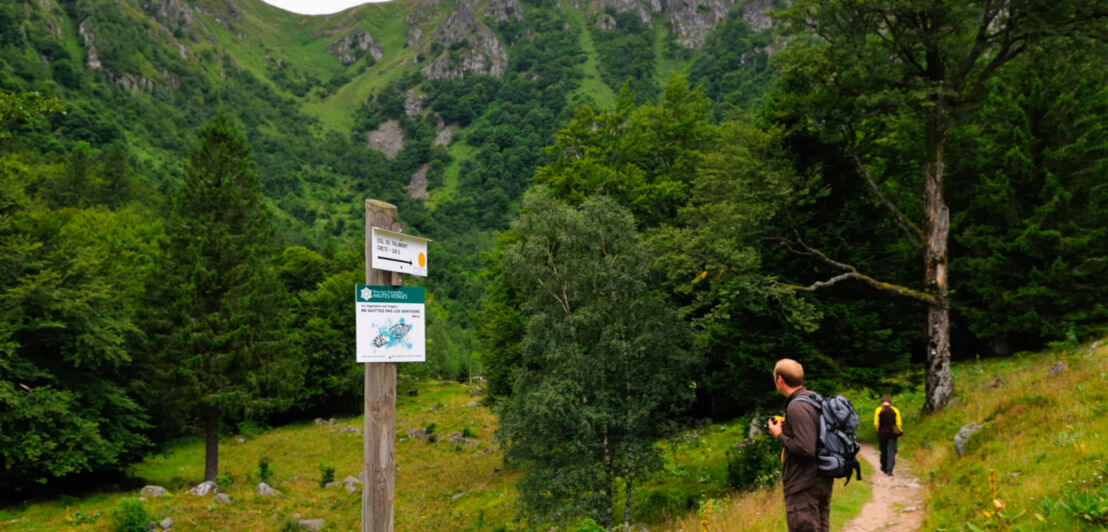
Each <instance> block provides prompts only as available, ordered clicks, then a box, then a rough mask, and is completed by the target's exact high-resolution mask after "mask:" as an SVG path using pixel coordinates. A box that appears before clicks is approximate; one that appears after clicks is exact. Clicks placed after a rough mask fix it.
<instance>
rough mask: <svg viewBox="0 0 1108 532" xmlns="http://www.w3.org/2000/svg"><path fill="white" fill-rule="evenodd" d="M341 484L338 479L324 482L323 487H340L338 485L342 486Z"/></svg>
mask: <svg viewBox="0 0 1108 532" xmlns="http://www.w3.org/2000/svg"><path fill="white" fill-rule="evenodd" d="M341 485H342V482H339V481H337V480H332V481H331V482H328V483H326V484H324V485H323V487H324V488H326V489H331V488H335V487H338V486H341Z"/></svg>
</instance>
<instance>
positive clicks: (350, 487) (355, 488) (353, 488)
mask: <svg viewBox="0 0 1108 532" xmlns="http://www.w3.org/2000/svg"><path fill="white" fill-rule="evenodd" d="M359 486H361V484H347V485H346V492H347V493H358V492H359V491H361V490H362V488H361V487H359Z"/></svg>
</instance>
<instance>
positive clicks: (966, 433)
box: [954, 423, 982, 458]
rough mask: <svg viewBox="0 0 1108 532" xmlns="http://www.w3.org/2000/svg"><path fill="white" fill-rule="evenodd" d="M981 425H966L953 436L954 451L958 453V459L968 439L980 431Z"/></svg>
mask: <svg viewBox="0 0 1108 532" xmlns="http://www.w3.org/2000/svg"><path fill="white" fill-rule="evenodd" d="M981 427H982V425H978V424H977V423H967V424H965V425H963V426H962V428H960V429H958V433H957V434H955V435H954V450H955V451H957V452H958V458H961V457H962V449H964V448H965V445H966V441H968V440H969V437H970V436H972V435H973V433H974V432H977V431H978V430H979V429H981Z"/></svg>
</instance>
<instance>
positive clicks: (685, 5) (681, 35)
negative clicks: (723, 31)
mask: <svg viewBox="0 0 1108 532" xmlns="http://www.w3.org/2000/svg"><path fill="white" fill-rule="evenodd" d="M734 6H735V0H666V12H668V13H669V23H670V26H671V28H672V30H673V34H674V41H676V42H677V44H678V45H680V46H683V47H685V48H688V49H690V50H699V49H700V47H701V46H703V45H704V37H705V36H707V35H708V32H709V31H712V29H713V28H715V27H716V24H719V23H720V21H722V20H723V19H725V18H727V14H728V13H730V12H731V8H732V7H734Z"/></svg>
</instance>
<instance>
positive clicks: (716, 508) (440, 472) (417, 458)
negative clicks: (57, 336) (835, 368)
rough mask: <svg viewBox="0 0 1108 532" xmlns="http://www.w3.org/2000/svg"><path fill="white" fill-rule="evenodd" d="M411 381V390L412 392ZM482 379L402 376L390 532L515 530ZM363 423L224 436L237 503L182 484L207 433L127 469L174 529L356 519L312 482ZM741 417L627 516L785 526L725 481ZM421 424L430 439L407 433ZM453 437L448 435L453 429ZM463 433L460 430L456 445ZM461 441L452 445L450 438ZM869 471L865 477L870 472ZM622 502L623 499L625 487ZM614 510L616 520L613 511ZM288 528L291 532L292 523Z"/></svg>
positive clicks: (666, 525)
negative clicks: (263, 474)
mask: <svg viewBox="0 0 1108 532" xmlns="http://www.w3.org/2000/svg"><path fill="white" fill-rule="evenodd" d="M408 390H418V395H416V396H411V395H408V393H407V391H408ZM478 391H479V390H478V388H476V387H471V386H467V385H463V384H457V383H453V382H439V381H418V382H413V381H411V380H408V381H406V382H402V384H401V387H400V393H399V395H398V398H397V419H398V421H397V431H396V432H397V440H398V441H397V444H396V463H397V471H396V506H395V512H394V513H395V526H396V530H428V531H430V530H490V531H491V530H518V529H524V528H526V523H523V522H519V521H517V520H515V515H516V507H515V502H514V501H515V495H516V494H515V489H514V485H515V482H516V481H517V480H518V479H519V478H520V476H521V475H522V473H521V472H519V471H513V470H510V469H505V468H504V467H503V464H502V455H501V453H500V451H499V448H498V446H497V444H496V443H495V440H494V435H493V432H494V430H495V427H496V417H495V416H494V415H493V413H492V412H491V411H490V409H489V408H487V407H485V406H482V405H480V404H478V401H479V399H480V397H478V396H477V394H478ZM361 428H362V420H361V418H347V419H336V420H334V421H333V422H332V421H331V420H326V421H323V422H322V424H316V423H315V422H307V423H301V424H295V425H289V426H285V427H280V428H274V429H270V430H265V431H252V430H245V431H243V434H238V435H231V436H227V437H225V438H224V439H223V440H222V441H221V443H220V456H219V457H220V472H221V478H222V479H223V480H224V482H223V483H221V488H220V489H221V491H222V492H224V493H226V494H227V495H228V496H229V497H230V499H231V502H230V503H229V504H217V503H215V502H214V500H213V497H212V496H206V497H196V496H193V495H190V494H188V493H186V490H187V489H188V488H189V487H190V486H191V485H194V484H196V483H197V482H199V480H200V479H201V478H202V477H203V473H204V446H203V441H202V440H201V439H198V438H197V439H191V440H185V441H182V442H180V443H179V444H177V445H175V446H173V447H172V448H170V449H169V450H168V451H167V452H166V453H165V454H161V455H154V456H151V457H149V458H148V459H147V460H146V461H144V462H143V463H141V464H139V465H137V466H136V467H135V468H134V469H133V471H132V474H133V475H134V476H136V477H139V478H142V479H145V482H146V483H148V484H154V485H159V486H163V487H165V488H167V489H168V490H169V495H167V496H165V497H159V498H151V499H149V500H146V501H145V502H143V503H142V504H143V506H144V507H145V508H146V510H147V511H148V512H149V514H150V517H151V518H152V519H155V520H161V519H163V518H165V517H167V516H168V517H172V518H173V521H174V527H175V529H177V530H228V531H231V530H281V529H282V528H284V527H287V526H290V525H291V524H292V523H294V522H295V521H296V520H297V519H324V520H325V521H326V523H327V524H326V528H325V529H326V530H355V529H358V528H359V527H360V518H361V492H360V491H355V492H353V493H350V492H348V491H347V490H346V489H345V487H344V486H341V485H340V486H337V487H332V488H323V487H321V486H320V481H321V480H322V475H323V471H324V470H325V468H334V480H336V481H342V480H344V479H345V478H346V477H357V476H358V474H359V473H360V467H361V465H360V464H361V459H362V438H361ZM746 428H747V423H746V421H735V422H732V423H725V424H716V425H708V426H704V427H700V428H698V429H696V430H691V431H688V432H686V433H685V434H682V435H680V436H678V437H675V438H672V439H671V440H667V441H664V442H660V443H659V446H660V448H661V449H662V451H663V453H664V455H665V457H666V462H667V464H666V471H665V472H664V473H661V474H659V475H657V476H656V477H655V478H653V479H651V480H649V481H646V482H644V483H642V484H641V485H640V486H639V487H638V488H637V489H636V491H635V493H634V497H635V503H634V508H635V510H636V512H638V513H639V514H638V515H636V516H635V519H634V521H635V522H637V523H641V524H643V525H645V526H647V527H648V528H649V529H651V530H703V529H704V526H705V525H704V524H705V523H707V526H708V527H709V529H711V530H774V529H778V530H784V511H783V506H782V503H781V493H780V488H778V489H776V490H766V491H756V492H752V493H749V494H745V495H741V496H736V497H732V495H731V494H729V492H728V489H727V485H726V476H727V473H726V471H727V450H728V448H729V447H730V446H731V445H733V444H734V443H735V442H737V441H740V440H741V439H742V438H743V437H744V436H745V433H746ZM409 431H412V432H413V433H414V432H419V431H428V432H430V434H431V436H428V437H425V438H421V437H419V436H411V437H410V436H409ZM255 432H256V433H255ZM452 436H453V438H452ZM459 436H464V437H466V440H460V438H459ZM452 439H453V440H456V441H455V442H452V441H451V440H452ZM263 458H264V459H268V461H269V464H270V466H269V467H270V469H271V470H272V473H271V476H270V477H269V482H268V484H269V485H270V486H272V487H273V488H275V489H277V490H278V491H280V494H279V495H277V496H273V497H263V496H259V495H255V493H254V488H255V486H257V483H258V482H259V474H260V471H259V461H260V460H262V459H263ZM863 475H865V477H866V478H868V470H864V473H863ZM869 493H870V492H869V485H868V483H867V482H865V481H863V482H857V481H854V482H852V483H851V484H850V489H848V490H842V489H839V488H838V487H837V489H836V493H835V495H836V499H835V508H834V510H833V513H834V516H835V520H836V522H837V523H838V524H839V525H840V526H841V524H842V523H844V522H845V521H846V520H848V518H849V517H851V516H853V515H855V514H856V513H857V512H858V510H859V509H860V508H861V505H862V504H864V502H865V501H866V500H868V498H869ZM619 496H620V498H622V494H619ZM137 498H138V491H137V490H135V491H129V492H110V493H101V494H96V495H91V496H87V497H81V498H76V497H61V498H58V499H55V500H51V501H43V502H29V503H24V504H22V505H19V506H16V507H9V508H4V509H0V530H77V531H93V530H111V529H112V523H113V520H114V513H115V512H116V511H117V510H118V508H119V507H120V504H121V501H123V500H125V499H130V500H132V501H133V500H136V499H137ZM618 517H619V518H621V517H622V516H618ZM287 529H289V530H291V529H293V528H291V527H290V528H287Z"/></svg>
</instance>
